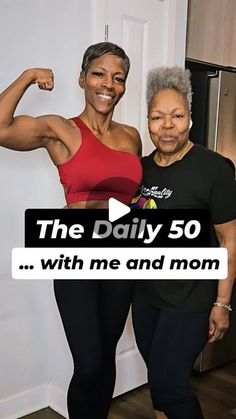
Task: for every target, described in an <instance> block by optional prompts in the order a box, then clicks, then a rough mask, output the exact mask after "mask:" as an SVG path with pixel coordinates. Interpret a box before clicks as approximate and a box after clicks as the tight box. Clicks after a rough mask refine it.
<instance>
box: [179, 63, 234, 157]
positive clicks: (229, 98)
mask: <svg viewBox="0 0 236 419" xmlns="http://www.w3.org/2000/svg"><path fill="white" fill-rule="evenodd" d="M186 67H187V68H189V69H190V71H191V74H192V77H191V80H192V88H193V97H192V99H193V103H192V119H193V127H192V129H191V139H193V141H195V142H196V143H199V144H202V145H203V146H205V147H208V148H210V149H212V150H214V151H217V152H218V153H220V154H223V155H224V156H226V157H228V158H230V159H231V160H232V161H233V162H234V164H235V165H236V69H234V68H229V69H228V68H223V67H218V68H217V67H214V66H210V65H207V64H203V63H197V62H193V61H192V62H191V61H187V62H186Z"/></svg>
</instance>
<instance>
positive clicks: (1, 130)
mask: <svg viewBox="0 0 236 419" xmlns="http://www.w3.org/2000/svg"><path fill="white" fill-rule="evenodd" d="M32 84H38V87H39V88H40V89H43V90H52V89H53V86H54V84H53V73H52V71H51V70H49V69H40V68H35V69H29V70H26V71H24V72H23V73H22V74H21V76H20V77H19V78H18V79H17V80H15V81H14V82H13V83H12V84H11V85H10V86H9V87H8V88H7V89H6V90H4V91H3V92H2V93H1V95H0V145H1V146H3V147H7V148H11V149H14V150H32V149H35V148H38V147H43V146H45V144H46V142H47V141H48V139H56V137H57V136H56V134H55V132H54V131H53V130H52V128H51V127H50V117H48V116H44V117H38V118H33V117H30V116H23V115H22V116H16V117H15V116H14V113H15V110H16V107H17V105H18V103H19V101H20V100H21V98H22V96H23V95H24V93H25V92H26V90H27V89H28V88H29V87H30V86H31V85H32ZM51 118H52V117H51Z"/></svg>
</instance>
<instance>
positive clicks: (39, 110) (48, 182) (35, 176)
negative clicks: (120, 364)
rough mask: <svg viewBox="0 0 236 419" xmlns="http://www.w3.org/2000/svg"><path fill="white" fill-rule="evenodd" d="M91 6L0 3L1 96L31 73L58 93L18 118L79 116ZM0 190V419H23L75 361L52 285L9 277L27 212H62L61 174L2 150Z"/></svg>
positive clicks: (22, 108)
mask: <svg viewBox="0 0 236 419" xmlns="http://www.w3.org/2000/svg"><path fill="white" fill-rule="evenodd" d="M91 1H92V0H91ZM91 1H88V0H69V1H68V0H49V1H48V0H40V1H35V0H1V2H0V57H1V65H0V90H3V89H4V88H5V87H6V86H7V85H8V84H9V83H10V82H11V81H13V80H14V79H15V78H16V77H17V76H18V75H19V74H20V73H21V72H22V71H23V70H24V69H26V68H29V67H36V66H39V67H47V68H52V69H53V71H54V73H55V89H54V91H53V92H43V91H40V90H39V89H37V87H36V86H32V87H31V88H30V91H29V92H27V94H26V96H25V97H24V99H23V101H22V103H21V104H20V105H19V107H18V113H26V114H32V115H40V114H46V113H58V114H60V115H63V116H74V115H77V114H78V113H79V112H80V111H81V110H82V108H83V94H82V92H81V91H80V88H79V86H78V82H77V79H78V74H79V69H80V63H81V58H82V54H83V52H84V50H85V49H86V48H87V46H88V45H89V44H91V41H92V17H91V9H92V3H91ZM0 190H1V206H0V234H1V240H0V249H1V256H0V418H1V419H6V418H7V417H10V416H11V417H19V415H17V414H15V410H14V409H16V408H17V406H16V405H17V403H18V407H19V406H20V404H22V406H21V410H22V412H25V413H26V411H27V408H28V409H29V410H31V405H32V404H35V405H37V400H36V399H35V400H33V399H34V398H32V392H31V389H33V388H38V386H41V385H45V384H46V383H49V382H53V383H54V384H55V385H56V386H57V385H58V386H60V387H61V388H62V389H63V388H65V387H66V386H67V380H68V379H69V374H70V371H69V369H70V368H71V358H70V353H69V350H68V348H67V344H66V341H65V337H64V333H63V330H62V326H61V324H60V320H59V316H58V313H57V308H56V304H55V302H54V296H53V292H52V284H51V283H50V282H45V283H40V281H38V282H33V281H29V282H26V281H14V280H12V278H11V249H12V248H13V247H17V246H23V232H24V210H25V209H26V208H30V207H35V208H37V207H57V208H60V207H62V206H64V196H63V193H62V189H61V187H60V185H59V182H58V174H57V170H56V168H55V167H54V166H53V165H52V164H51V162H50V160H49V158H48V156H47V154H46V152H45V151H44V150H37V151H33V152H28V153H18V152H14V151H9V150H5V149H0ZM61 365H62V367H61V368H60V367H59V366H61ZM67 377H68V378H67ZM24 391H30V392H29V393H22V392H24ZM21 396H22V397H21ZM9 397H11V398H10V399H9ZM17 398H18V401H16V399H17ZM27 398H28V399H29V400H28V403H27ZM31 398H32V400H31ZM23 399H24V400H23ZM19 400H20V404H19ZM21 402H22V403H21ZM32 407H33V406H32Z"/></svg>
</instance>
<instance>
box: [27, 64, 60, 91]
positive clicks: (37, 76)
mask: <svg viewBox="0 0 236 419" xmlns="http://www.w3.org/2000/svg"><path fill="white" fill-rule="evenodd" d="M26 72H30V78H31V80H32V81H31V82H32V83H36V84H37V85H38V87H39V88H40V89H42V90H52V89H53V87H54V76H53V72H52V70H51V69H49V68H33V69H30V70H26Z"/></svg>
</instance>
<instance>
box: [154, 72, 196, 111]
mask: <svg viewBox="0 0 236 419" xmlns="http://www.w3.org/2000/svg"><path fill="white" fill-rule="evenodd" d="M190 78H191V73H190V71H189V70H184V69H183V68H181V67H158V68H155V69H153V70H151V71H149V73H148V76H147V87H146V100H147V105H148V108H149V106H150V103H151V101H152V98H153V95H154V94H155V93H157V92H159V91H160V90H163V89H174V90H177V91H178V92H180V93H182V95H183V96H184V97H186V99H187V101H188V105H189V110H191V104H192V86H191V82H190Z"/></svg>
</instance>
